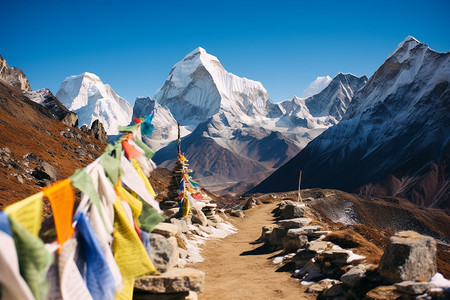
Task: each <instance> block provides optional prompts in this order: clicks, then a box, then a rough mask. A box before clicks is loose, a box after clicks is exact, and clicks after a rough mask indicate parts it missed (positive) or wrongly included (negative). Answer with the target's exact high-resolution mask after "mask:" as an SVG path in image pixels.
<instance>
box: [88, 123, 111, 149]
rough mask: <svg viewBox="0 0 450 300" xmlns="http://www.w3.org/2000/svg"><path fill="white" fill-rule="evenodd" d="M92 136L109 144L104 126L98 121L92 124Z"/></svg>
mask: <svg viewBox="0 0 450 300" xmlns="http://www.w3.org/2000/svg"><path fill="white" fill-rule="evenodd" d="M90 134H91V136H93V137H94V138H96V139H97V140H99V141H100V142H102V143H103V144H108V135H107V134H106V130H105V128H104V127H103V124H102V123H101V122H100V121H99V120H98V119H97V120H95V121H94V122H92V125H91V130H90Z"/></svg>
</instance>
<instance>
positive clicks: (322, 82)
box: [301, 75, 331, 98]
mask: <svg viewBox="0 0 450 300" xmlns="http://www.w3.org/2000/svg"><path fill="white" fill-rule="evenodd" d="M330 82H331V77H330V76H328V75H327V76H322V77H317V78H316V79H315V80H314V81H313V82H311V83H310V84H309V85H308V87H307V88H306V89H305V90H304V91H303V93H302V95H301V98H308V97H310V96H313V95H316V94H318V93H320V92H321V91H323V90H324V89H325V88H326V87H327V86H328V84H329V83H330Z"/></svg>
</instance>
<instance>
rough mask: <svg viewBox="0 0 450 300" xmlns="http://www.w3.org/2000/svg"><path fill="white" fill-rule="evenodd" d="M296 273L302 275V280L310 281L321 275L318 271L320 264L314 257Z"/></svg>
mask: <svg viewBox="0 0 450 300" xmlns="http://www.w3.org/2000/svg"><path fill="white" fill-rule="evenodd" d="M296 275H297V276H303V279H302V280H306V281H312V280H314V279H316V278H319V277H322V276H323V275H322V273H321V271H320V265H319V264H318V263H317V262H316V261H315V260H314V259H311V260H310V261H308V262H307V263H306V264H305V265H304V266H303V268H301V269H300V270H299V271H298V273H297V274H296Z"/></svg>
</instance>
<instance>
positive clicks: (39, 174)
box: [31, 161, 58, 181]
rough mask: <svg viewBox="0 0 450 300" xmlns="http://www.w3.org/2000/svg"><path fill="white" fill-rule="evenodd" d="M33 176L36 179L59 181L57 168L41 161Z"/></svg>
mask: <svg viewBox="0 0 450 300" xmlns="http://www.w3.org/2000/svg"><path fill="white" fill-rule="evenodd" d="M31 175H33V177H34V178H36V179H47V180H51V181H56V180H57V179H58V177H57V175H56V171H55V168H53V166H52V165H51V164H49V163H48V162H46V161H40V162H39V164H38V166H37V167H36V168H35V169H34V171H33V172H32V174H31Z"/></svg>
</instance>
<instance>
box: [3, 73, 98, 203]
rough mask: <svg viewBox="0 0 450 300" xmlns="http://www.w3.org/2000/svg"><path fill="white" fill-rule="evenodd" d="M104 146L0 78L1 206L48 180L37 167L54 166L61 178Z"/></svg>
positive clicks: (21, 196) (26, 195)
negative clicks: (59, 119) (38, 171)
mask: <svg viewBox="0 0 450 300" xmlns="http://www.w3.org/2000/svg"><path fill="white" fill-rule="evenodd" d="M24 116H26V117H24ZM104 147H105V145H102V144H101V143H100V142H99V141H97V140H96V139H94V138H92V137H90V136H88V135H86V134H84V133H83V132H81V131H79V130H77V129H75V128H72V127H69V126H67V125H66V124H63V123H62V122H59V121H58V120H56V119H54V117H53V115H52V113H51V112H50V111H49V110H48V109H47V108H45V107H44V106H42V105H40V104H38V103H35V102H33V101H31V100H30V99H29V98H28V97H26V96H24V95H23V93H22V91H21V90H19V89H16V88H13V87H11V86H10V85H9V84H7V83H6V82H4V81H2V80H0V166H1V168H0V182H1V183H2V184H1V187H0V207H4V206H6V205H8V204H11V203H13V202H16V201H19V200H22V199H24V198H26V197H28V196H30V195H32V194H34V193H36V192H38V191H39V190H40V189H41V187H42V185H45V184H46V183H48V182H49V181H48V180H47V178H41V176H42V173H41V174H36V172H35V171H36V169H39V167H40V166H42V164H45V166H46V168H48V165H50V166H51V167H52V168H54V171H55V176H56V179H58V180H59V179H65V178H67V177H69V176H71V175H72V174H73V173H74V172H75V170H76V169H77V168H81V167H84V166H86V165H87V164H88V163H90V162H92V161H93V160H94V159H95V158H97V157H98V156H99V155H100V154H101V153H102V151H103V149H104ZM50 180H52V181H53V180H55V178H53V179H52V178H50ZM47 208H48V207H47Z"/></svg>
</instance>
